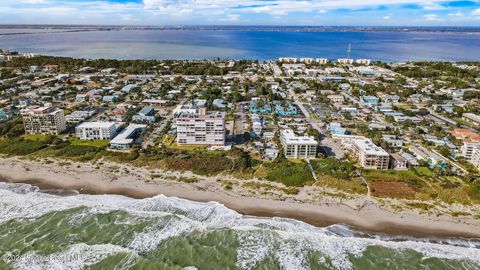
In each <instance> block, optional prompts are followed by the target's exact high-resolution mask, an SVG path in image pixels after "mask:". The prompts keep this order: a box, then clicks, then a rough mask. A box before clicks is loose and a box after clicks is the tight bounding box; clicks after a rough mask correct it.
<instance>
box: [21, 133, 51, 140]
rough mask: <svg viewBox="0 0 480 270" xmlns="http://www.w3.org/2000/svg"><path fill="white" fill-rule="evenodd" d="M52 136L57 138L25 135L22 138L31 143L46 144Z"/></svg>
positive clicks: (42, 135)
mask: <svg viewBox="0 0 480 270" xmlns="http://www.w3.org/2000/svg"><path fill="white" fill-rule="evenodd" d="M52 136H55V135H44V134H25V135H22V138H23V139H25V140H29V141H37V142H45V141H47V140H48V139H49V138H51V137H52Z"/></svg>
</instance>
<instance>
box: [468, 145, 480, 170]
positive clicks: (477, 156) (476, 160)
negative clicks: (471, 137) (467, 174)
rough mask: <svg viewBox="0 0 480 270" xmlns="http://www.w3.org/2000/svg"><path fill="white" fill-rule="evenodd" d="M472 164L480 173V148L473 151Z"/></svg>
mask: <svg viewBox="0 0 480 270" xmlns="http://www.w3.org/2000/svg"><path fill="white" fill-rule="evenodd" d="M470 162H471V163H472V164H473V166H475V167H477V169H478V170H479V171H480V147H477V148H475V149H473V153H472V158H471V160H470Z"/></svg>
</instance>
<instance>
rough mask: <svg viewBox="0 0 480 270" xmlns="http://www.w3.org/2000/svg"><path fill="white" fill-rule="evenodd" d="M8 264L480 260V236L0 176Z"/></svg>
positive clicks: (313, 264) (455, 265)
mask: <svg viewBox="0 0 480 270" xmlns="http://www.w3.org/2000/svg"><path fill="white" fill-rule="evenodd" d="M0 269H28V270H32V269H34V270H36V269H42V270H43V269H45V270H47V269H48V270H51V269H55V270H59V269H68V270H76V269H186V270H194V269H295V270H301V269H368V270H374V269H432V270H433V269H435V270H438V269H455V270H458V269H480V240H478V239H477V240H474V239H426V238H425V239H424V238H411V237H398V236H388V235H381V234H367V233H362V232H360V231H356V230H354V229H352V228H350V227H348V226H345V225H340V224H339V225H332V226H329V227H323V228H320V227H314V226H311V225H308V224H306V223H303V222H300V221H296V220H293V219H286V218H260V217H251V216H244V215H241V214H239V213H237V212H235V211H233V210H231V209H228V208H226V207H225V206H223V205H221V204H218V203H214V202H211V203H197V202H193V201H188V200H182V199H178V198H168V197H165V196H162V195H160V196H156V197H153V198H147V199H132V198H128V197H124V196H115V195H82V194H76V195H71V196H58V195H52V194H47V193H43V192H40V191H39V189H38V188H37V187H34V186H31V185H26V184H11V183H0Z"/></svg>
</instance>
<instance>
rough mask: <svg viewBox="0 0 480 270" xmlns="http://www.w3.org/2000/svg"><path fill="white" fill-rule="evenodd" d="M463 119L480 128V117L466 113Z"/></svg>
mask: <svg viewBox="0 0 480 270" xmlns="http://www.w3.org/2000/svg"><path fill="white" fill-rule="evenodd" d="M463 119H464V120H465V121H467V122H470V123H472V124H474V125H476V126H480V115H478V114H474V113H464V114H463Z"/></svg>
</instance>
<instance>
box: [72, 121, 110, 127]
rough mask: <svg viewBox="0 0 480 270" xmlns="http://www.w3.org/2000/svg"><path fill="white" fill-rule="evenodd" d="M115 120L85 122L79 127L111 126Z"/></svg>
mask: <svg viewBox="0 0 480 270" xmlns="http://www.w3.org/2000/svg"><path fill="white" fill-rule="evenodd" d="M112 126H115V122H83V123H81V124H80V125H78V126H77V128H110V127H112Z"/></svg>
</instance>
